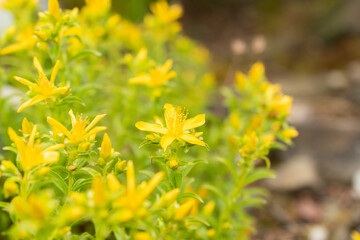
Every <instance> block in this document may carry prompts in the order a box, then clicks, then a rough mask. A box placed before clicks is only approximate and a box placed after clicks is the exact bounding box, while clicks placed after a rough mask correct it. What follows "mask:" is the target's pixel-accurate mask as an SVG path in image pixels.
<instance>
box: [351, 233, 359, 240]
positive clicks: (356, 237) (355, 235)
mask: <svg viewBox="0 0 360 240" xmlns="http://www.w3.org/2000/svg"><path fill="white" fill-rule="evenodd" d="M351 238H352V240H360V233H359V232H357V231H353V232H352V233H351Z"/></svg>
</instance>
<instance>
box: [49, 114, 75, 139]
mask: <svg viewBox="0 0 360 240" xmlns="http://www.w3.org/2000/svg"><path fill="white" fill-rule="evenodd" d="M46 120H47V122H48V123H49V124H50V125H51V126H52V127H53V128H54V129H56V130H57V131H58V132H61V133H63V134H65V136H67V137H68V138H70V137H71V134H70V132H69V131H68V130H67V128H66V127H65V126H64V125H62V124H61V123H59V122H58V121H56V120H55V119H53V118H51V117H47V119H46Z"/></svg>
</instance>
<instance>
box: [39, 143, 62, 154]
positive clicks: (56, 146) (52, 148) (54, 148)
mask: <svg viewBox="0 0 360 240" xmlns="http://www.w3.org/2000/svg"><path fill="white" fill-rule="evenodd" d="M64 147H65V144H55V145H52V146H50V147H48V148H45V149H44V150H43V153H44V152H51V151H55V150H58V149H60V148H64Z"/></svg>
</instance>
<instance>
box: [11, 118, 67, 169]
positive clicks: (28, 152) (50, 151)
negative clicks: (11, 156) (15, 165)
mask: <svg viewBox="0 0 360 240" xmlns="http://www.w3.org/2000/svg"><path fill="white" fill-rule="evenodd" d="M8 133H9V136H10V139H11V140H12V141H13V142H14V143H15V146H16V149H17V150H18V152H19V155H20V161H21V166H22V167H23V169H24V171H28V170H30V169H31V168H33V167H35V166H37V165H40V164H45V163H53V162H57V161H58V159H59V153H58V152H56V151H55V150H58V149H60V148H63V147H64V144H56V145H53V146H51V147H48V148H46V149H44V150H43V148H42V144H41V143H40V142H39V141H37V142H35V136H36V134H37V126H36V125H34V127H33V129H32V132H31V135H30V136H29V140H28V141H27V142H25V141H24V140H23V139H22V138H21V137H19V136H18V135H17V134H16V132H15V131H14V130H13V129H12V128H9V130H8Z"/></svg>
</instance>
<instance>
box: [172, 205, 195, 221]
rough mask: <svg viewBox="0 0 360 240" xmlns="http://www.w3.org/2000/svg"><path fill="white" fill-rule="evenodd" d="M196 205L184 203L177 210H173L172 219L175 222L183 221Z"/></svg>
mask: <svg viewBox="0 0 360 240" xmlns="http://www.w3.org/2000/svg"><path fill="white" fill-rule="evenodd" d="M196 205H197V203H196V201H192V200H191V201H186V202H185V203H183V204H181V205H180V207H179V208H177V209H176V210H175V215H174V219H175V220H178V221H180V220H184V219H185V218H186V217H187V216H189V215H190V214H191V212H192V210H193V208H195V207H196Z"/></svg>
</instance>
